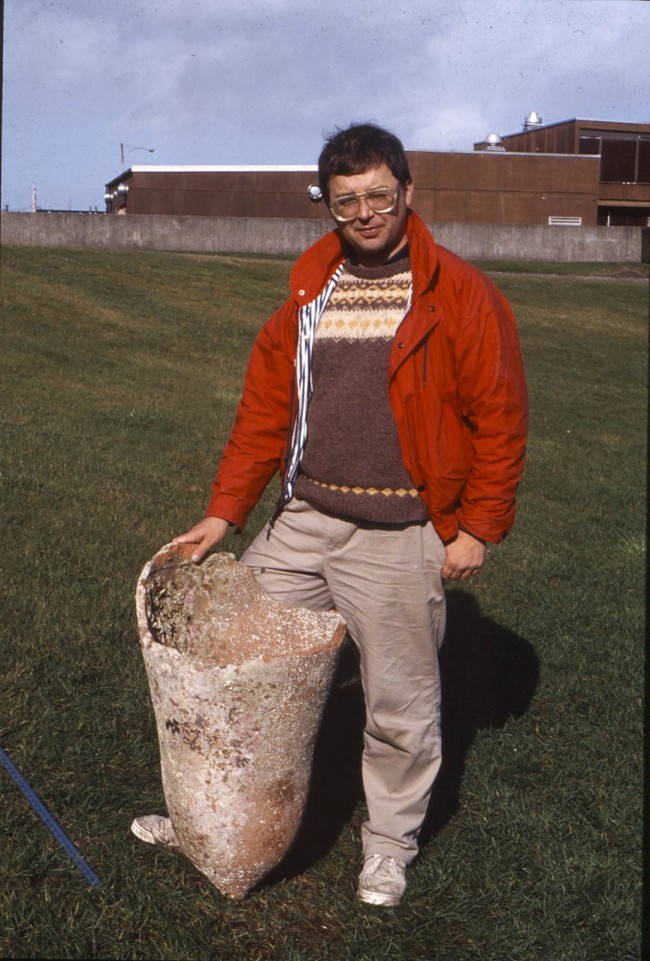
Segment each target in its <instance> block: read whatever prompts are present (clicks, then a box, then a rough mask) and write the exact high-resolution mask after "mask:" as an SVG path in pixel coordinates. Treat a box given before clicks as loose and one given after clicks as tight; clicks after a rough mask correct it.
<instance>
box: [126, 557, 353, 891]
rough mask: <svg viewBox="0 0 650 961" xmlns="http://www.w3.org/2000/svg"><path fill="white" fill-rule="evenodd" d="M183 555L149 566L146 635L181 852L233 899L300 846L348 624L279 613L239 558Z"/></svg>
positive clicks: (142, 582)
mask: <svg viewBox="0 0 650 961" xmlns="http://www.w3.org/2000/svg"><path fill="white" fill-rule="evenodd" d="M188 553H189V551H188V548H187V547H186V546H185V545H168V546H167V547H165V548H163V549H162V550H161V551H160V552H159V553H158V554H157V555H156V556H155V557H154V558H153V560H151V561H150V562H149V563H148V564H147V565H146V566H145V568H144V570H143V571H142V574H141V575H140V579H139V581H138V587H137V593H136V608H137V617H138V628H139V633H140V641H141V645H142V653H143V657H144V662H145V666H146V670H147V676H148V679H149V687H150V690H151V699H152V702H153V708H154V713H155V717H156V726H157V730H158V740H159V744H160V761H161V770H162V783H163V790H164V793H165V800H166V802H167V809H168V813H169V816H170V818H171V820H172V824H173V825H174V829H175V831H176V835H177V837H178V840H179V844H180V848H181V851H182V852H183V853H184V854H185V855H186V856H187V857H188V858H189V860H190V861H191V862H192V863H193V864H194V865H195V866H196V867H197V868H198V869H199V870H200V871H202V872H203V874H205V875H206V877H208V878H209V880H210V881H211V882H212V883H213V884H214V885H215V886H216V887H217V888H218V889H219V890H220V891H221V892H222V893H223V894H226V895H228V896H229V897H232V898H239V897H242V896H243V895H244V894H246V892H247V891H249V890H250V888H252V887H253V886H254V885H255V884H256V883H257V882H258V881H260V880H261V879H262V878H263V877H264V875H265V874H267V873H268V872H269V871H270V870H271V869H272V868H273V867H275V866H276V865H277V864H278V863H279V862H280V861H281V859H282V857H283V855H284V854H285V853H286V851H287V850H288V848H289V846H290V845H291V842H292V841H293V839H294V837H295V835H296V833H297V830H298V827H299V825H300V821H301V817H302V814H303V810H304V806H305V801H306V797H307V789H308V785H309V778H310V770H311V763H312V757H313V748H314V742H315V739H316V733H317V730H318V726H319V723H320V719H321V717H322V713H323V709H324V706H325V701H326V698H327V695H328V692H329V688H330V685H331V682H332V678H333V675H334V670H335V667H336V660H337V654H338V649H339V646H340V644H341V641H342V640H343V636H344V633H345V624H344V623H343V620H342V619H341V617H340V616H339V615H338V614H337V613H335V612H326V613H316V612H313V611H308V610H304V609H302V608H292V607H287V606H285V605H282V604H279V603H277V602H275V601H273V600H271V598H269V597H268V595H267V594H265V593H264V592H263V591H262V590H261V588H259V587H258V585H257V583H256V581H255V576H254V574H253V572H252V571H251V570H250V569H248V568H246V567H244V566H243V565H241V564H239V563H238V562H237V561H236V560H235V558H234V555H232V554H225V553H219V554H214V555H212V556H210V557H208V559H207V560H205V561H204V562H203V563H202V564H200V565H197V564H194V563H192V562H191V561H190V560H188V559H186V558H187V555H188Z"/></svg>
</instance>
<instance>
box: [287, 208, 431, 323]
mask: <svg viewBox="0 0 650 961" xmlns="http://www.w3.org/2000/svg"><path fill="white" fill-rule="evenodd" d="M406 234H407V237H408V242H409V250H410V255H411V269H412V271H413V299H414V300H415V299H416V298H417V297H419V296H420V294H422V293H423V292H424V291H425V290H426V288H427V287H428V286H429V284H430V283H431V281H432V278H433V276H434V274H435V272H436V268H437V266H438V250H437V247H436V242H435V240H434V239H433V237H432V236H431V233H430V232H429V230H428V229H427V227H426V225H425V223H424V221H423V220H421V219H420V217H418V215H417V214H416V213H414V212H413V211H412V210H410V211H409V217H408V220H407V223H406ZM347 253H348V251H347V248H346V246H345V245H344V244H343V243H342V242H341V237H340V235H339V233H338V231H337V230H330V231H329V233H327V234H325V236H324V237H321V239H320V240H317V241H316V243H315V244H313V245H312V246H311V247H309V248H308V249H307V250H306V251H305V252H304V253H303V254H301V256H300V257H299V258H298V260H297V261H296V263H295V264H294V267H293V270H292V271H291V277H290V280H289V286H290V288H291V295H292V297H293V299H294V300H295V301H296V303H298V304H299V305H300V306H302V305H303V304H308V303H309V302H310V301H312V300H313V299H314V297H316V296H317V295H318V294H319V293H320V292H321V290H322V289H323V287H324V286H325V284H326V283H327V281H328V280H329V278H330V277H331V276H332V274H333V273H334V271H335V270H336V268H337V267H338V265H339V264H340V263H341V261H342V260H344V259H345V258H346V256H347Z"/></svg>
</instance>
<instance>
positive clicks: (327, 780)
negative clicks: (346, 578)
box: [262, 590, 539, 887]
mask: <svg viewBox="0 0 650 961" xmlns="http://www.w3.org/2000/svg"><path fill="white" fill-rule="evenodd" d="M440 670H441V675H442V737H443V763H442V766H441V769H440V773H439V775H438V777H437V779H436V783H435V785H434V789H433V794H432V798H431V803H430V805H429V812H428V814H427V818H426V820H425V824H424V826H423V830H422V837H421V846H424V845H425V844H426V843H427V841H428V840H430V839H431V837H432V836H433V835H435V834H436V833H437V832H438V831H440V830H442V829H443V828H444V826H445V825H446V824H447V823H448V821H449V820H450V819H451V818H452V817H453V816H454V814H455V813H456V812H457V810H458V808H459V806H460V788H461V783H462V778H463V772H464V770H465V759H466V757H467V753H468V751H469V749H470V748H471V746H472V743H473V741H474V739H475V737H476V734H477V732H478V731H479V730H482V729H486V728H500V727H503V726H504V724H505V723H506V721H507V720H508V719H509V718H511V717H515V718H516V717H521V716H522V715H523V714H525V712H526V710H527V709H528V706H529V704H530V702H531V700H532V698H533V695H534V693H535V689H536V687H537V681H538V677H539V663H538V660H537V656H536V654H535V651H534V650H533V647H532V645H531V644H529V643H528V642H527V641H525V640H524V639H523V638H521V637H519V636H518V635H517V634H514V633H513V632H512V631H509V630H507V629H505V628H503V627H501V626H500V625H499V624H497V623H496V622H495V621H493V620H491V619H490V618H487V617H483V616H482V615H481V611H480V608H479V605H478V603H477V601H476V599H475V598H474V597H473V596H472V595H471V594H467V593H465V592H464V591H461V590H453V591H448V592H447V630H446V634H445V642H444V644H443V646H442V649H441V652H440ZM364 716H365V709H364V704H363V694H362V691H361V684H360V681H359V676H358V659H357V655H356V650H355V648H354V645H353V644H352V643H351V642H350V641H349V640H346V643H345V645H344V647H343V650H342V655H341V659H340V662H339V666H338V670H337V674H336V677H335V680H334V685H333V688H332V693H331V695H330V698H329V701H328V704H327V708H326V710H325V714H324V717H323V721H322V724H321V728H320V732H319V735H318V740H317V742H316V748H315V752H314V764H313V770H312V780H311V785H310V791H309V797H308V799H307V805H306V810H305V815H304V818H303V822H302V824H301V827H300V830H299V832H298V835H297V837H296V840H295V841H294V843H293V845H292V847H291V849H290V851H289V853H288V854H287V856H286V857H285V859H284V860H283V861H282V863H281V864H280V865H279V866H278V867H277V868H275V869H274V871H273V872H271V874H269V875H267V877H266V878H265V879H264V881H263V882H262V884H263V886H264V887H266V886H267V885H270V884H275V883H277V882H278V881H280V880H282V879H286V878H290V877H295V876H296V875H297V874H301V873H303V872H304V871H306V870H307V869H308V868H309V867H310V866H311V865H312V864H314V863H315V862H316V861H317V860H318V859H319V858H321V857H323V856H324V855H325V854H327V852H328V851H329V850H330V849H331V848H332V847H333V846H334V844H335V843H336V840H337V838H338V837H339V835H340V833H341V831H342V830H343V828H344V827H345V825H346V824H347V823H348V822H349V821H350V819H351V818H352V816H353V814H354V812H355V809H356V807H357V805H358V803H359V802H360V801H361V800H362V799H363V789H362V784H361V750H362V745H363V725H364Z"/></svg>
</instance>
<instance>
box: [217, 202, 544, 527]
mask: <svg viewBox="0 0 650 961" xmlns="http://www.w3.org/2000/svg"><path fill="white" fill-rule="evenodd" d="M407 232H408V240H409V251H410V257H411V268H412V272H413V298H412V306H411V310H410V311H409V313H408V315H407V316H406V317H405V318H404V320H403V321H402V323H401V325H400V327H399V328H398V330H397V333H396V334H395V337H394V340H393V345H392V348H391V355H390V367H389V371H388V383H387V388H388V391H389V397H390V402H391V406H392V409H393V414H394V416H395V421H396V424H397V428H398V434H399V438H400V444H401V447H402V455H403V457H404V464H405V466H406V468H407V470H408V472H409V474H410V476H411V478H412V480H413V485H414V487H416V488H417V489H418V490H419V491H420V494H421V496H422V498H423V500H424V502H425V504H426V505H427V509H428V511H429V515H430V517H431V520H432V522H433V524H434V526H435V528H436V530H437V531H438V534H439V535H440V537H441V539H442V540H443V541H447V540H450V539H452V538H453V537H455V535H456V534H457V532H458V528H459V526H460V527H462V528H463V529H464V530H466V531H468V532H469V533H470V534H474V535H475V536H476V537H479V538H481V539H482V540H486V541H493V542H495V543H496V542H498V541H500V540H501V539H502V538H503V537H505V535H506V534H507V533H508V531H509V530H510V528H511V527H512V524H513V521H514V516H515V493H516V490H517V485H518V483H519V481H520V479H521V474H522V471H523V465H524V453H525V446H526V431H527V399H526V382H525V378H524V370H523V364H522V360H521V353H520V349H519V341H518V337H517V329H516V324H515V320H514V316H513V314H512V310H511V308H510V306H509V304H508V302H507V301H506V299H505V298H504V297H503V295H502V294H501V293H500V292H499V291H498V290H497V288H496V287H495V286H494V285H493V284H492V283H491V281H490V280H489V279H488V278H487V277H485V276H484V275H483V274H482V273H481V272H480V271H479V270H477V269H475V268H474V267H472V266H471V265H470V264H468V263H466V262H465V261H463V260H461V259H460V258H459V257H457V256H456V255H455V254H452V253H451V252H450V251H448V250H446V249H445V248H444V247H439V246H438V245H437V244H436V243H435V241H434V240H433V237H432V236H431V234H430V233H429V231H428V230H427V228H426V226H425V225H424V223H423V222H422V221H421V220H420V218H419V217H418V216H417V215H416V214H414V213H413V212H411V213H410V214H409V219H408V224H407ZM345 253H346V252H345V250H344V248H343V247H342V245H341V241H340V239H339V235H338V234H337V232H336V231H332V232H330V233H328V234H326V236H324V237H323V238H322V239H321V240H319V241H318V242H317V243H316V244H314V245H313V246H312V247H310V248H309V249H308V250H307V251H306V252H305V253H304V254H302V256H301V257H299V258H298V260H297V261H296V264H295V266H294V268H293V271H292V273H291V278H290V289H291V296H290V297H289V299H288V300H287V302H286V303H285V304H284V305H283V306H282V307H281V308H280V309H279V310H278V311H276V313H275V314H273V316H272V317H271V318H270V319H269V320H268V321H267V323H266V324H265V325H264V327H263V328H262V330H261V331H260V333H259V335H258V337H257V339H256V341H255V344H254V346H253V350H252V353H251V357H250V361H249V366H248V371H247V374H246V379H245V382H244V389H243V394H242V399H241V402H240V404H239V408H238V410H237V415H236V418H235V424H234V427H233V430H232V433H231V435H230V439H229V440H228V443H227V444H226V447H225V449H224V452H223V456H222V459H221V462H220V464H219V469H218V471H217V475H216V477H215V480H214V484H213V486H212V497H211V499H210V502H209V505H208V509H207V514H208V515H212V516H215V517H222V518H225V519H226V520H228V521H230V522H231V523H233V524H236V525H237V526H238V527H243V525H244V524H245V522H246V519H247V517H248V515H249V513H250V512H251V510H252V509H253V507H254V506H255V504H256V503H257V501H258V500H259V498H260V496H261V495H262V492H263V491H264V489H265V487H266V485H267V484H268V482H269V481H270V479H271V478H272V477H273V475H274V474H275V472H276V471H277V470H280V471H281V472H283V471H284V467H285V457H286V452H287V446H288V445H287V438H288V437H290V434H291V428H292V425H293V420H294V418H295V403H294V359H295V354H296V337H297V327H298V317H297V315H298V309H299V308H300V307H301V306H303V304H305V303H309V302H310V301H311V300H313V299H314V297H316V296H317V295H318V294H319V293H320V291H321V290H322V288H323V287H324V285H325V283H326V282H327V280H328V279H329V278H330V276H331V275H332V274H333V272H334V270H335V269H336V267H337V266H338V265H339V264H340V263H341V261H342V260H343V258H344V257H345Z"/></svg>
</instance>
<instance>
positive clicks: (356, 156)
mask: <svg viewBox="0 0 650 961" xmlns="http://www.w3.org/2000/svg"><path fill="white" fill-rule="evenodd" d="M382 164H386V166H387V167H388V169H389V170H390V172H391V173H392V175H393V177H395V179H396V180H397V181H398V183H400V184H401V185H402V186H405V185H406V184H407V183H409V182H410V180H411V173H410V171H409V165H408V161H407V159H406V154H405V152H404V146H403V144H402V141H401V140H399V139H398V138H397V137H396V136H395V134H393V133H390V131H388V130H384V128H383V127H380V126H378V125H377V124H374V123H357V124H351V126H349V127H348V128H347V129H346V130H340V129H338V128H337V130H336V131H335V132H334V133H332V134H330V135H329V136H328V137H327V138H326V140H325V146H324V147H323V149H322V150H321V154H320V157H319V158H318V183H319V186H320V189H321V190H322V192H323V197H324V198H325V203H329V199H330V196H329V182H330V178H331V177H337V176H339V175H343V176H349V175H351V174H360V173H364V171H366V170H371V169H372V168H373V167H381V165H382Z"/></svg>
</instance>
